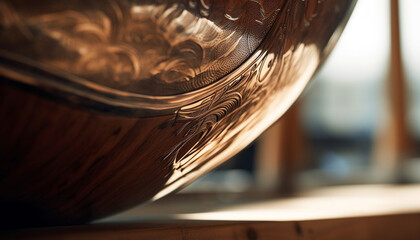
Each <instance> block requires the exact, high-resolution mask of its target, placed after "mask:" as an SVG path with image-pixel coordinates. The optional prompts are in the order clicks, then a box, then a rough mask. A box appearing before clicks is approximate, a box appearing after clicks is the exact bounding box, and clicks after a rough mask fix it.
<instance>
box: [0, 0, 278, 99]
mask: <svg viewBox="0 0 420 240" xmlns="http://www.w3.org/2000/svg"><path fill="white" fill-rule="evenodd" d="M66 2H67V1H58V3H54V5H55V6H57V8H59V9H60V10H59V11H54V12H48V11H47V12H43V11H46V10H42V9H41V10H39V12H41V13H40V14H37V15H34V16H29V15H28V14H26V11H25V10H26V9H25V8H22V7H21V5H22V3H26V4H27V5H30V4H29V3H27V2H26V1H15V2H8V1H5V2H2V3H1V4H2V6H1V9H0V11H1V12H0V14H1V22H0V36H3V37H2V38H0V49H3V50H6V51H11V52H13V53H18V54H20V55H22V56H24V57H28V58H30V59H32V60H36V61H39V62H41V63H43V64H47V65H49V66H54V67H56V68H58V69H60V70H63V71H65V72H63V73H62V74H63V75H64V74H65V73H71V74H73V75H76V76H78V77H82V78H84V79H87V80H88V81H91V82H95V83H99V84H103V85H106V86H109V87H112V88H115V89H119V90H124V91H128V92H135V93H141V94H145V95H155V96H156V95H160V96H161V95H172V94H179V93H183V92H187V91H192V90H194V89H198V88H200V87H203V86H206V85H208V84H210V83H212V82H214V81H216V80H218V79H219V78H220V77H222V76H224V75H225V74H227V73H229V72H230V71H232V70H233V69H234V68H236V67H237V66H239V64H240V63H241V62H243V61H244V60H245V59H246V58H247V57H248V56H249V55H250V54H251V53H252V52H253V51H254V50H255V49H256V47H257V46H258V45H259V44H260V42H261V40H262V39H263V38H264V36H265V34H266V32H267V31H268V29H269V28H270V27H271V24H272V22H273V21H274V19H275V16H276V13H277V12H278V6H277V7H276V5H279V1H251V0H241V1H238V0H235V1H233V0H232V1H227V3H226V1H221V0H213V1H205V0H201V1H198V0H195V1H193V0H171V1H139V2H137V1H129V0H122V1H114V0H107V1H101V2H100V3H98V2H95V1H83V2H78V1H76V2H72V3H66ZM82 4H85V5H82ZM50 11H51V10H50ZM6 35H7V36H9V37H7V38H6V37H4V36H6ZM10 36H12V38H11V37H10ZM11 41H13V44H11ZM28 43H30V45H32V46H27V47H25V45H27V44H28ZM11 47H12V48H13V49H10V48H11ZM46 49H48V50H46ZM28 64H29V62H28Z"/></svg>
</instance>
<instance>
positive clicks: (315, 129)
mask: <svg viewBox="0 0 420 240" xmlns="http://www.w3.org/2000/svg"><path fill="white" fill-rule="evenodd" d="M392 2H394V3H392ZM397 2H398V1H391V6H392V7H391V6H390V2H389V1H383V0H359V1H358V3H357V5H356V7H355V9H354V12H353V15H352V17H351V18H350V21H349V22H348V24H347V27H346V29H345V31H344V33H343V35H342V37H341V39H340V41H339V42H338V44H337V46H336V48H335V49H334V50H333V52H332V54H331V55H330V57H329V58H328V60H327V61H326V62H325V63H324V65H323V66H322V67H321V69H320V70H319V71H318V73H317V74H316V75H315V76H314V78H313V79H312V81H311V83H310V84H309V86H308V87H307V89H306V90H305V92H304V94H303V95H302V96H301V97H300V99H299V100H298V101H297V102H296V103H295V104H294V106H293V107H292V108H291V109H290V110H289V111H288V112H287V114H286V115H284V116H283V117H282V118H281V119H280V120H279V121H278V122H277V123H276V124H274V125H273V126H272V127H271V128H270V129H269V130H267V131H266V132H265V133H264V134H263V135H262V136H261V137H260V138H259V139H258V140H256V141H255V142H254V143H253V144H252V145H250V146H249V147H248V148H247V149H245V150H243V151H242V152H241V153H239V154H238V155H237V156H235V157H234V158H233V159H231V160H230V161H228V162H227V163H225V164H224V165H222V166H220V167H219V168H218V169H216V170H215V171H212V172H211V173H209V174H207V175H205V176H203V177H202V178H200V179H199V180H197V181H196V182H194V183H193V184H192V185H190V186H188V187H187V188H186V189H184V190H182V193H196V192H201V193H204V192H213V193H214V192H224V193H226V192H235V193H239V192H259V193H261V192H266V193H275V194H280V195H288V194H293V193H295V192H297V191H300V190H307V189H313V188H317V187H321V186H331V185H348V184H377V183H395V184H403V183H419V182H420V152H419V149H420V148H419V146H420V46H419V43H420V28H419V27H418V23H420V15H419V14H418V13H419V12H420V1H418V0H401V1H399V5H396V4H395V3H397ZM392 4H394V5H392ZM398 15H399V16H398ZM398 21H399V24H398ZM391 22H392V23H393V24H391ZM395 23H396V24H395ZM399 40H400V42H399Z"/></svg>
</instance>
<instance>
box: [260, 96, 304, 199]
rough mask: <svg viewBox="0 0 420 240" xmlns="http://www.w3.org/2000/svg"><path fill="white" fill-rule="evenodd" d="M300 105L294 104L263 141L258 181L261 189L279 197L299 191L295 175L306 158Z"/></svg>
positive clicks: (262, 137) (265, 135) (261, 139)
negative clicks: (279, 195)
mask: <svg viewBox="0 0 420 240" xmlns="http://www.w3.org/2000/svg"><path fill="white" fill-rule="evenodd" d="M299 106H300V104H299V102H297V103H295V104H294V105H293V106H292V107H291V108H290V109H289V110H288V111H287V113H286V114H285V115H284V116H283V117H282V118H281V119H280V120H279V121H278V122H277V123H275V124H274V125H273V126H272V127H271V128H270V129H269V130H268V131H267V132H265V133H264V134H263V135H262V136H261V138H260V141H259V145H258V150H257V177H258V180H257V181H258V183H259V185H260V188H262V189H265V190H271V191H274V192H276V193H279V194H291V193H293V192H294V191H295V189H296V180H297V179H296V174H297V171H298V168H299V165H300V164H301V162H302V160H303V159H304V156H305V144H304V142H305V141H304V133H303V129H302V126H301V124H300V119H299Z"/></svg>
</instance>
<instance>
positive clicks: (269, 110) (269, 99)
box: [162, 1, 350, 192]
mask: <svg viewBox="0 0 420 240" xmlns="http://www.w3.org/2000/svg"><path fill="white" fill-rule="evenodd" d="M349 4H350V2H342V3H341V4H337V6H336V8H337V9H338V10H340V9H347V8H348V5H349ZM302 5H304V6H305V7H302ZM301 9H306V11H298V10H301ZM279 15H280V16H279V19H278V21H277V22H276V23H275V25H274V29H273V31H272V32H271V33H270V35H269V36H268V37H267V39H270V41H266V42H264V43H263V45H262V46H261V47H260V48H259V50H258V51H257V52H256V53H255V54H254V55H253V57H251V59H250V60H249V61H247V62H246V63H245V64H244V65H243V66H242V67H241V68H240V69H238V70H237V71H236V72H234V73H232V74H231V75H229V76H228V77H227V79H226V84H224V85H223V87H221V88H220V89H218V90H217V91H215V92H211V93H210V95H209V96H206V97H204V98H202V99H201V100H199V101H197V102H194V103H192V104H190V105H187V106H184V107H182V108H180V109H179V110H178V111H177V112H176V115H175V117H174V118H173V119H172V120H171V122H172V124H173V125H174V126H175V125H177V123H181V127H179V126H180V125H177V126H178V127H177V129H176V130H175V131H174V134H175V135H182V137H183V139H182V140H181V141H180V142H179V143H178V144H176V145H175V146H174V147H173V148H171V149H170V150H169V151H168V152H167V153H166V154H165V155H164V156H163V158H162V159H163V160H165V161H167V162H168V166H172V167H173V168H174V169H175V170H176V171H179V173H178V174H174V177H172V179H170V180H169V181H168V183H167V188H169V189H171V188H172V187H177V186H179V185H182V184H185V182H188V181H190V180H189V179H193V178H194V175H199V173H202V172H204V171H207V170H208V169H211V168H213V167H214V166H215V165H217V164H218V163H220V160H219V159H224V158H226V157H227V156H231V155H232V154H234V153H235V152H237V151H239V150H240V149H242V147H244V146H246V145H247V144H249V143H250V142H251V141H252V140H254V139H255V137H257V136H258V135H259V134H260V133H261V132H262V131H264V130H265V129H266V128H267V127H268V126H269V125H271V124H272V123H273V122H274V121H275V120H277V118H278V117H279V116H281V115H282V114H283V113H284V111H286V109H287V108H288V107H289V106H290V104H292V103H293V102H294V100H295V99H296V98H297V97H298V95H299V93H300V92H301V91H302V90H303V88H304V86H306V83H307V82H308V81H309V79H310V77H311V76H312V74H313V73H314V72H315V70H316V69H317V67H318V65H319V63H320V62H321V61H322V59H323V58H324V57H325V55H326V54H328V52H324V51H323V49H331V46H330V45H331V44H335V40H334V39H333V40H332V41H331V39H330V37H331V36H332V35H333V33H334V29H329V28H325V29H322V31H325V32H324V33H322V34H321V35H324V36H326V37H325V38H324V39H322V40H320V39H317V41H316V42H313V41H312V40H311V38H309V37H308V36H311V35H312V34H316V33H314V32H313V30H312V29H310V26H311V24H318V23H319V22H318V21H320V22H322V21H323V19H317V18H316V16H317V15H323V16H325V15H327V16H328V15H329V16H331V17H334V12H333V10H331V9H326V8H325V6H323V4H322V3H320V2H319V1H318V2H317V1H306V2H288V3H287V4H286V5H285V7H284V8H283V9H282V11H281V12H280V13H279ZM341 17H342V16H341ZM335 18H336V19H335V20H336V21H337V22H341V21H342V19H339V17H338V16H335ZM313 21H314V22H313ZM318 30H319V29H318ZM292 39H293V40H295V39H301V41H297V42H296V41H291V40H292ZM220 155H222V156H223V157H220ZM210 160H212V161H210ZM194 171H197V174H194ZM180 176H184V178H185V179H182V178H180ZM171 185H174V186H171ZM163 192H165V190H163Z"/></svg>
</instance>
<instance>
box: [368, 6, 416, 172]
mask: <svg viewBox="0 0 420 240" xmlns="http://www.w3.org/2000/svg"><path fill="white" fill-rule="evenodd" d="M398 2H399V1H398V0H390V19H391V24H390V25H391V26H390V27H391V28H390V30H391V31H390V32H391V34H390V35H391V36H390V39H391V50H390V63H389V73H388V83H387V84H388V89H389V90H388V96H389V122H388V127H387V128H386V129H385V131H384V132H383V133H382V134H380V135H379V138H378V144H377V148H376V151H377V154H376V157H377V161H378V164H379V165H380V166H382V168H383V169H385V170H390V171H392V172H394V173H396V170H398V168H399V166H400V165H401V161H403V160H404V159H405V158H407V157H408V156H409V154H410V153H411V149H412V146H413V145H412V143H413V141H412V138H411V135H410V132H409V129H408V126H407V123H408V122H407V104H406V102H407V101H406V97H407V95H406V94H407V91H406V85H405V79H404V68H403V63H402V56H401V42H400V21H399V5H398ZM381 161H382V162H381Z"/></svg>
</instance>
